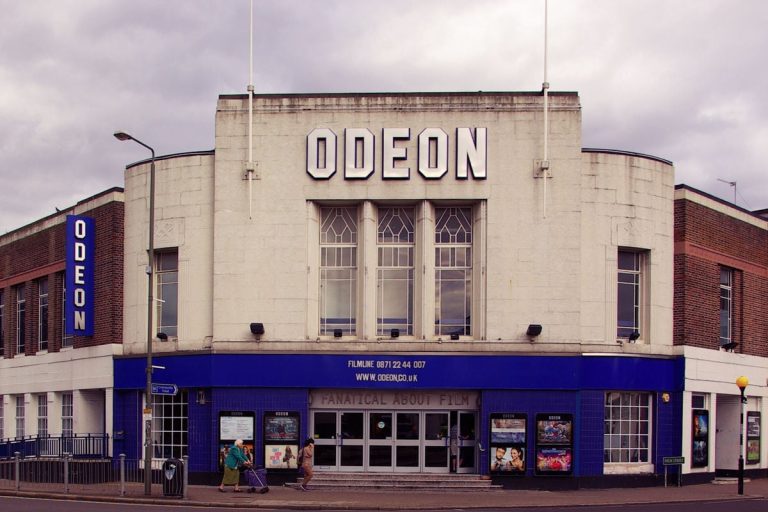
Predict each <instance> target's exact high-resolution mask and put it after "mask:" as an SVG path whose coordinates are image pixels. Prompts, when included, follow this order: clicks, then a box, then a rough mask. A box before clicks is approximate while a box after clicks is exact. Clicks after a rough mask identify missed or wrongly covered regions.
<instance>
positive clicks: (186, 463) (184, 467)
mask: <svg viewBox="0 0 768 512" xmlns="http://www.w3.org/2000/svg"><path fill="white" fill-rule="evenodd" d="M181 460H183V461H184V464H183V465H182V470H183V471H184V479H183V480H182V482H183V485H184V492H183V493H182V499H185V500H186V499H187V487H189V469H188V468H189V455H184V456H182V457H181Z"/></svg>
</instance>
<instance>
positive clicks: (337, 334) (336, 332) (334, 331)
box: [333, 329, 344, 338]
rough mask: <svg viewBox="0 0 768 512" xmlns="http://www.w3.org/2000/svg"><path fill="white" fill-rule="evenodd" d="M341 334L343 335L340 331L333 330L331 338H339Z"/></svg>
mask: <svg viewBox="0 0 768 512" xmlns="http://www.w3.org/2000/svg"><path fill="white" fill-rule="evenodd" d="M342 334H344V333H343V332H342V331H341V329H334V330H333V337H334V338H341V336H342Z"/></svg>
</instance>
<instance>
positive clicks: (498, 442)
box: [490, 413, 528, 475]
mask: <svg viewBox="0 0 768 512" xmlns="http://www.w3.org/2000/svg"><path fill="white" fill-rule="evenodd" d="M526 432H527V416H526V415H525V414H518V413H492V414H491V436H490V439H491V443H490V444H491V446H490V452H491V457H490V459H491V460H490V470H491V473H494V474H499V475H525V468H526V456H527V452H528V449H527V446H526Z"/></svg>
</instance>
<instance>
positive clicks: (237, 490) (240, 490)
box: [235, 489, 243, 492]
mask: <svg viewBox="0 0 768 512" xmlns="http://www.w3.org/2000/svg"><path fill="white" fill-rule="evenodd" d="M235 492H243V490H242V489H235Z"/></svg>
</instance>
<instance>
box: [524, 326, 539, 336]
mask: <svg viewBox="0 0 768 512" xmlns="http://www.w3.org/2000/svg"><path fill="white" fill-rule="evenodd" d="M541 329H542V328H541V324H529V325H528V329H527V330H526V331H525V335H526V336H528V337H529V338H535V337H536V336H538V335H539V334H541Z"/></svg>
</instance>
